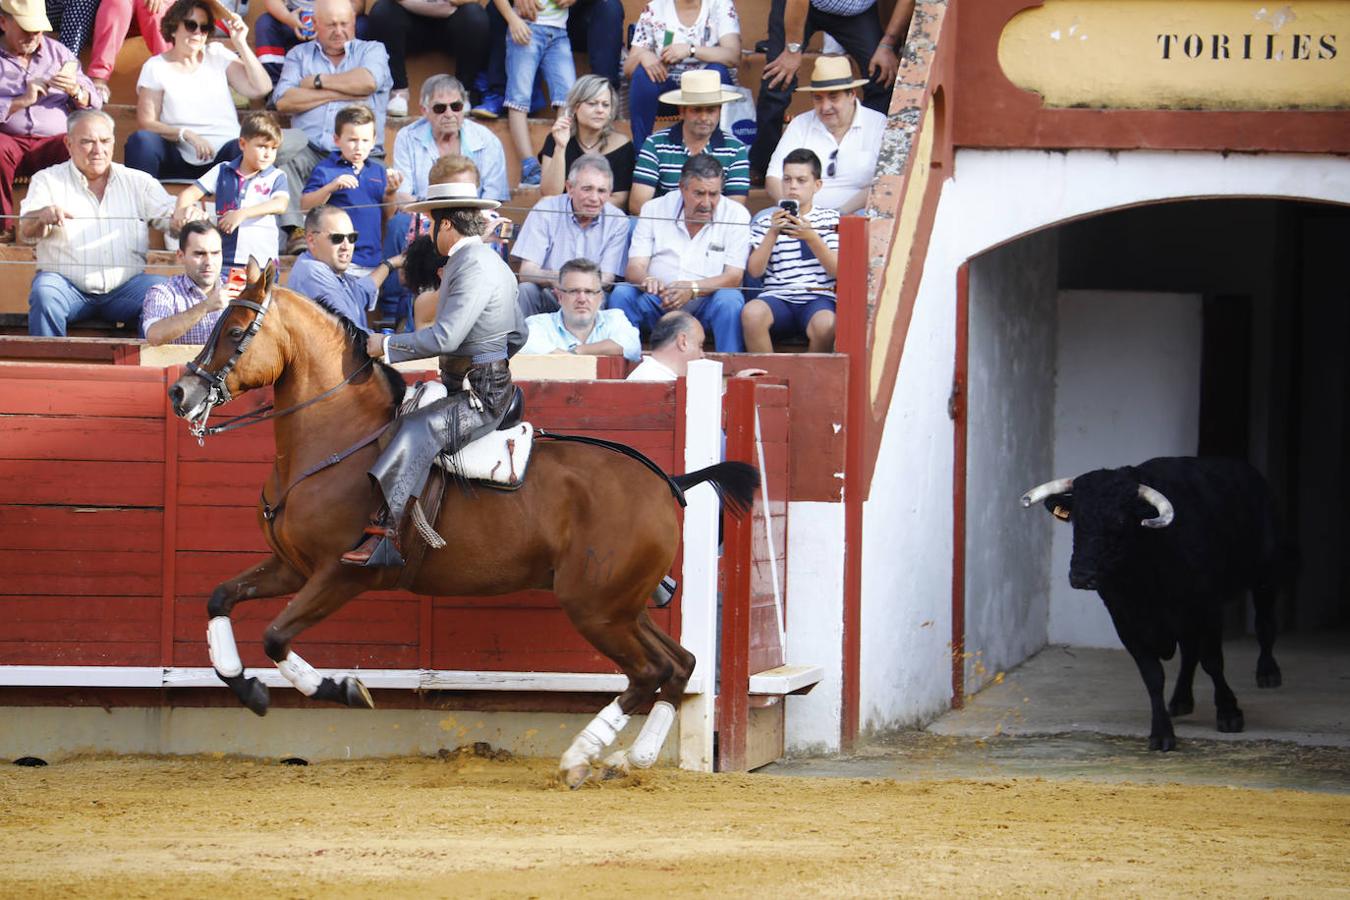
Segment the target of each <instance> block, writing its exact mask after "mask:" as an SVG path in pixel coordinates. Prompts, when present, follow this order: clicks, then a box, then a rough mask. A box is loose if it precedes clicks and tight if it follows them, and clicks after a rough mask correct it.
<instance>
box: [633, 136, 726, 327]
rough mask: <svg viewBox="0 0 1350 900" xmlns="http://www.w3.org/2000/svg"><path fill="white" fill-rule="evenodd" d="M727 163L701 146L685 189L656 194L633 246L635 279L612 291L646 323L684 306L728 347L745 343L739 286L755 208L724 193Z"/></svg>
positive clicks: (684, 174)
mask: <svg viewBox="0 0 1350 900" xmlns="http://www.w3.org/2000/svg"><path fill="white" fill-rule="evenodd" d="M722 175H723V173H722V164H721V163H719V162H718V161H717V160H716V159H715V158H713V157H712V156H710V155H708V154H706V153H700V154H698V155H697V156H691V157H690V158H689V161H688V162H686V163H685V164H684V169H683V170H681V172H680V189H679V190H678V191H672V192H670V193H669V194H666V195H665V196H663V197H658V198H656V199H655V200H649V201H648V202H647V203H646V204H645V205H644V206H643V207H642V217H641V218H640V219H639V220H638V224H637V228H636V229H635V230H634V232H633V241H632V243H631V245H630V246H629V248H628V270H627V272H626V273H625V277H626V278H627V279H628V283H627V284H620V285H617V286H616V287H615V288H614V292H613V293H612V294H611V295H610V298H609V306H610V308H611V309H621V310H623V311H624V312H625V313H626V314H627V315H628V319H629V321H631V322H632V323H633V324H634V325H636V326H637V327H638V328H639V329H644V330H648V331H650V330H651V328H652V327H653V326H654V325H655V324H656V321H657V320H658V319H659V318H660V317H661V315H662V313H666V312H670V311H671V310H675V309H683V310H685V311H686V312H688V313H690V314H691V315H693V316H694V318H696V319H698V320H699V322H701V323H703V326H704V327H705V328H708V329H709V330H711V331H712V333H713V338H714V340H715V341H716V345H717V350H718V352H720V353H739V352H741V351H742V350H744V349H745V341H744V339H743V338H742V337H741V307H743V306H744V305H745V299H744V298H743V297H742V296H741V292H740V291H739V290H737V288H738V287H739V286H740V283H741V275H742V274H743V273H744V271H745V260H746V257H747V256H749V253H750V228H749V227H748V226H749V224H750V213H749V212H747V211H746V209H745V207H744V206H741V205H740V204H739V203H735V202H733V201H731V200H728V199H727V198H726V197H724V196H722Z"/></svg>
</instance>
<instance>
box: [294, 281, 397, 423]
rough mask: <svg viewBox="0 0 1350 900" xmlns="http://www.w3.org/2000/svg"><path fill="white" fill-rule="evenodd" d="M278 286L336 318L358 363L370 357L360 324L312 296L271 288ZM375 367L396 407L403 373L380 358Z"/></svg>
mask: <svg viewBox="0 0 1350 900" xmlns="http://www.w3.org/2000/svg"><path fill="white" fill-rule="evenodd" d="M278 288H280V289H281V290H284V291H286V292H287V293H288V294H291V295H293V296H295V297H299V298H300V299H302V300H306V301H308V302H309V303H311V304H313V305H314V306H315V307H317V308H319V309H321V310H323V311H324V312H326V313H327V314H328V315H330V316H332V317H333V318H334V319H336V320H337V324H338V325H339V326H341V328H342V332H343V335H344V336H345V337H346V339H347V345H348V346H349V347H350V348H351V351H352V354H353V355H354V356H355V357H356V361H357V362H358V363H364V362H366V361H367V360H369V359H370V358H371V356H370V353H369V351H367V350H366V335H368V334H369V333H370V332H368V331H366V330H365V329H364V328H362V327H361V326H360V325H357V324H356V323H355V322H353V321H352V320H351V319H349V318H347V317H346V316H344V315H343V314H342V313H340V312H338V311H337V310H336V309H334V308H333V307H331V306H329V305H328V304H326V303H322V302H320V301H318V300H315V299H314V298H312V297H306V296H305V295H304V294H302V293H300V292H299V291H293V290H291V289H290V288H284V287H281V286H280V285H277V286H275V287H274V288H273V290H276V289H278ZM375 368H377V369H378V370H379V371H380V374H382V375H383V376H384V378H385V381H387V382H388V383H389V392H390V393H392V394H393V395H394V404H393V405H394V406H395V407H398V406H399V405H400V404H401V403H402V402H403V395H404V393H405V392H406V391H407V390H408V384H407V382H405V381H404V380H403V373H402V372H400V371H399V370H398V369H395V368H394V367H393V366H391V365H389V364H388V363H386V362H384V361H382V360H375Z"/></svg>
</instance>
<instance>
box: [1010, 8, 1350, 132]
mask: <svg viewBox="0 0 1350 900" xmlns="http://www.w3.org/2000/svg"><path fill="white" fill-rule="evenodd" d="M998 61H999V64H1000V65H1001V66H1002V67H1003V71H1004V73H1006V74H1007V76H1008V78H1009V79H1010V80H1011V81H1012V82H1013V83H1014V84H1016V85H1017V86H1018V87H1021V88H1024V89H1026V90H1029V91H1035V92H1036V93H1038V94H1040V95H1041V96H1042V97H1043V98H1044V100H1045V105H1046V106H1063V107H1105V108H1118V109H1223V110H1232V109H1246V110H1256V109H1344V108H1350V0H1308V2H1302V3H1278V2H1276V3H1256V2H1238V0H1114V2H1113V0H1045V4H1044V5H1043V6H1040V7H1038V8H1036V9H1028V10H1025V11H1023V12H1021V13H1019V14H1018V15H1016V16H1014V17H1013V19H1012V20H1011V21H1010V22H1009V23H1008V24H1007V26H1006V27H1005V28H1004V29H1003V34H1002V36H1001V37H1000V39H999V45H998Z"/></svg>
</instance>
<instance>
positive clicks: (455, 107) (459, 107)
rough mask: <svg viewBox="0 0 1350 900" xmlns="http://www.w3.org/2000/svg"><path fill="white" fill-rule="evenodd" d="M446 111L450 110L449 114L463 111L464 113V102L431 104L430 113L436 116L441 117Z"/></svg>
mask: <svg viewBox="0 0 1350 900" xmlns="http://www.w3.org/2000/svg"><path fill="white" fill-rule="evenodd" d="M447 109H448V110H450V111H451V112H463V111H464V101H463V100H456V101H455V102H454V103H433V104H431V111H432V112H433V113H435V114H436V115H438V116H443V115H445V111H446V110H447Z"/></svg>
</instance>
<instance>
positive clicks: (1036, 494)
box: [1022, 478, 1073, 509]
mask: <svg viewBox="0 0 1350 900" xmlns="http://www.w3.org/2000/svg"><path fill="white" fill-rule="evenodd" d="M1071 490H1073V479H1072V478H1056V479H1055V480H1054V481H1047V482H1046V483H1045V484H1042V485H1040V486H1039V487H1034V488H1032V489H1031V490H1029V491H1027V492H1026V493H1025V494H1023V495H1022V508H1023V509H1028V508H1030V507H1031V504H1033V503H1040V502H1041V501H1042V500H1044V499H1045V498H1046V497H1053V496H1054V495H1055V494H1067V493H1068V492H1069V491H1071Z"/></svg>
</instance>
